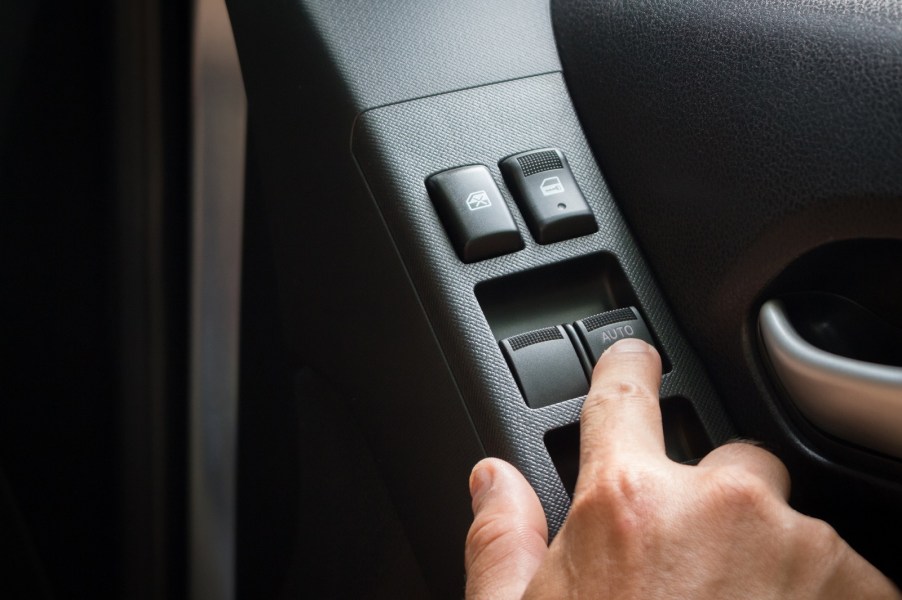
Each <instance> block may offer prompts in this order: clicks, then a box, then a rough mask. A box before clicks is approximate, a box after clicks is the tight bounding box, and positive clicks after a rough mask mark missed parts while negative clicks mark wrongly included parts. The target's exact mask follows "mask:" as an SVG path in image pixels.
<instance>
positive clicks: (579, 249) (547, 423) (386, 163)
mask: <svg viewBox="0 0 902 600" xmlns="http://www.w3.org/2000/svg"><path fill="white" fill-rule="evenodd" d="M549 145H551V146H554V147H558V148H560V149H561V150H562V151H563V152H564V153H566V155H567V158H568V160H569V162H570V166H571V169H572V170H573V174H574V176H575V177H576V178H577V180H579V182H580V186H581V189H582V191H583V193H584V195H585V197H586V200H587V202H588V203H589V206H590V207H591V209H592V212H593V213H594V214H595V215H596V217H597V219H598V223H599V231H598V232H596V233H593V234H590V235H586V236H581V237H578V238H573V239H570V240H565V241H563V242H559V243H556V244H550V245H544V246H543V245H539V244H537V243H536V242H534V241H533V240H532V239H531V238H525V239H524V243H525V247H524V249H523V250H521V251H519V252H515V253H512V254H507V255H504V256H500V257H497V258H494V259H491V260H486V261H481V262H477V263H472V264H463V263H461V262H460V260H459V259H458V258H457V256H456V254H455V253H454V250H453V248H452V247H451V245H450V244H449V243H448V240H447V237H446V235H445V233H444V231H443V229H442V227H441V224H440V223H439V221H438V219H437V215H436V213H435V209H434V207H433V205H432V203H431V201H430V199H429V197H428V195H427V194H426V190H425V188H424V186H423V180H424V178H425V177H427V176H428V175H429V174H431V173H435V172H437V171H440V170H442V169H443V168H446V167H447V165H449V164H473V163H482V164H488V165H492V164H494V163H493V161H495V160H497V157H503V156H510V155H512V154H515V153H517V152H519V151H521V150H522V149H523V148H541V147H546V146H549ZM353 151H354V155H355V156H356V157H357V159H358V161H359V164H360V167H361V170H362V172H363V174H364V176H365V177H366V180H367V183H368V184H369V187H370V189H371V190H372V193H373V197H374V199H375V202H376V205H377V206H378V208H379V211H380V213H381V214H382V216H383V217H384V219H385V222H386V224H387V225H388V228H389V231H390V232H391V235H392V239H393V240H394V242H395V243H396V244H397V248H398V252H399V254H400V256H401V257H403V260H404V264H405V266H406V267H407V270H408V273H409V274H410V278H411V281H412V283H413V285H414V286H415V289H416V290H417V293H418V295H419V297H420V299H421V300H422V302H423V307H424V309H425V311H426V313H427V314H428V315H429V319H430V322H431V323H432V326H433V330H434V332H435V335H436V338H437V340H438V342H439V344H440V345H441V347H442V350H443V352H444V356H445V358H446V360H447V361H448V365H449V367H450V369H451V371H452V372H453V373H454V377H455V380H456V381H457V382H458V383H459V385H460V390H461V395H462V397H463V399H464V402H465V403H466V406H467V410H468V413H469V416H470V418H472V420H473V424H474V427H475V428H476V430H477V431H478V432H479V434H480V439H481V440H482V442H483V445H484V447H485V450H486V452H487V453H488V454H490V455H494V456H499V457H501V458H505V459H507V460H509V461H512V462H513V463H514V464H515V465H516V466H517V467H518V468H519V469H520V470H521V471H522V472H523V473H524V475H525V476H526V477H527V479H528V480H529V481H530V483H531V484H532V485H533V487H534V488H535V489H536V491H537V493H538V495H539V498H540V500H541V501H542V504H543V506H544V508H545V511H546V515H547V516H548V521H549V529H550V531H551V533H552V535H553V534H554V533H555V532H556V531H557V529H558V528H559V527H560V525H561V523H562V522H563V518H564V516H565V515H566V513H567V510H568V509H569V497H568V496H567V493H566V491H565V490H564V488H563V486H562V484H561V482H560V479H559V478H558V477H557V476H556V472H555V469H554V465H553V464H552V463H551V461H550V459H549V457H548V454H547V451H546V449H545V447H544V443H543V437H544V434H545V432H546V431H548V430H549V429H554V428H557V427H561V426H563V425H566V424H568V423H573V422H575V421H576V420H577V419H578V416H579V410H580V407H581V400H580V399H578V398H574V399H570V400H566V401H564V402H559V403H557V404H554V405H551V406H547V407H544V408H540V409H530V408H529V407H528V406H526V404H525V403H524V402H523V400H522V397H521V394H520V391H519V389H518V387H517V384H516V381H515V380H514V378H513V375H512V374H511V373H510V370H509V368H508V367H507V364H506V363H505V360H504V357H503V356H502V354H501V351H500V348H499V346H498V343H497V342H496V338H495V336H494V335H493V331H492V329H491V328H490V327H489V324H488V322H487V320H486V317H485V315H484V314H483V312H482V309H481V307H480V304H479V302H478V301H477V300H476V295H475V294H474V288H476V287H477V286H479V285H480V284H483V283H484V282H488V281H493V280H501V279H502V278H504V277H506V276H511V275H515V274H522V273H525V272H530V271H532V270H536V269H539V268H540V267H546V268H548V270H549V271H548V273H549V275H548V280H547V281H548V285H549V286H553V282H554V272H555V271H554V269H555V268H556V267H561V266H563V265H565V264H567V263H569V262H570V261H571V260H573V259H584V260H588V261H599V263H602V264H605V263H607V261H608V260H610V258H609V257H608V258H607V260H606V258H605V256H606V253H607V254H613V255H614V256H616V257H617V260H618V262H619V264H620V267H621V268H622V271H623V274H624V276H625V280H626V282H627V283H628V284H629V286H630V287H632V288H633V290H634V293H635V295H636V297H637V299H638V304H639V305H641V306H642V308H643V311H644V312H645V314H646V315H647V316H648V319H649V323H650V324H651V325H652V326H653V327H655V328H656V330H655V332H654V333H655V334H656V336H655V337H656V338H657V339H658V340H660V342H661V345H662V348H663V349H664V351H665V352H666V353H667V354H668V356H669V357H670V359H671V361H672V363H673V369H672V370H671V372H670V373H667V374H665V375H664V377H663V381H662V395H664V396H668V395H680V396H684V397H686V398H688V399H690V400H691V402H692V403H693V406H694V408H695V409H696V411H697V412H698V415H699V417H700V419H701V422H702V425H703V427H704V428H705V430H706V431H707V433H708V435H709V436H710V438H711V439H712V440H714V441H715V442H717V443H721V442H723V441H725V440H726V439H728V438H729V437H731V436H732V434H733V433H732V432H733V430H732V427H731V425H730V424H729V422H728V421H727V420H726V419H725V418H724V415H723V413H722V412H721V410H720V408H719V405H718V403H717V400H716V399H715V397H714V395H713V393H712V391H711V388H710V387H709V386H708V383H707V379H706V376H705V374H704V371H703V370H702V369H701V367H700V365H699V364H698V363H697V362H696V361H695V358H694V356H693V354H692V352H691V351H690V350H689V348H688V346H686V345H685V342H684V341H683V339H682V337H681V335H680V334H679V332H678V330H677V329H676V327H675V324H674V323H673V321H672V318H671V316H670V314H669V312H668V309H667V307H666V304H665V303H664V302H663V300H662V299H661V296H660V295H659V293H658V291H657V288H656V287H655V284H654V283H653V281H652V279H651V276H650V274H649V272H648V270H647V269H646V267H645V265H644V263H643V261H642V258H641V256H640V254H639V252H638V250H637V248H636V247H635V245H634V244H633V241H632V238H631V237H630V234H629V232H628V231H627V229H626V226H625V224H624V222H623V220H622V218H621V217H620V214H619V212H618V211H617V209H616V207H615V205H614V203H613V201H612V200H611V197H610V194H609V193H608V191H607V187H606V186H605V184H604V181H603V180H602V179H601V176H600V173H599V172H598V169H597V167H596V166H595V161H594V158H593V156H592V155H591V153H590V152H589V149H588V146H587V144H586V141H585V139H584V138H583V136H582V130H581V128H580V125H579V123H578V122H577V120H576V118H575V115H574V113H573V109H572V106H571V105H570V101H569V98H568V95H567V92H566V90H565V88H564V86H563V81H562V79H561V77H560V75H559V74H549V75H542V76H536V77H530V78H525V79H520V80H516V81H509V82H504V83H499V84H496V85H491V86H484V87H480V88H474V89H470V90H462V91H459V92H455V93H453V94H443V95H438V96H432V97H429V98H422V99H418V100H415V101H411V102H404V103H399V104H394V105H391V106H385V107H380V108H377V109H374V110H371V111H367V112H365V113H364V114H362V115H361V116H360V117H359V118H358V120H357V123H356V128H355V132H354V136H353ZM490 170H492V167H491V166H490ZM493 175H494V176H496V177H497V176H498V175H499V173H498V172H497V171H494V170H493ZM502 194H503V195H506V192H505V191H504V190H502ZM512 212H513V216H514V220H515V221H516V222H517V224H518V226H519V227H520V228H521V229H522V228H523V226H524V221H523V217H522V215H521V214H520V212H519V211H518V210H513V211H512ZM563 273H566V269H564V270H563V271H562V274H563ZM564 279H566V277H564ZM589 314H591V313H589ZM579 316H585V314H583V315H579ZM577 318H578V317H577Z"/></svg>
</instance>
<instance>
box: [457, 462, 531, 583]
mask: <svg viewBox="0 0 902 600" xmlns="http://www.w3.org/2000/svg"><path fill="white" fill-rule="evenodd" d="M470 495H471V496H472V497H473V524H472V525H470V531H469V533H468V534H467V547H466V556H465V558H466V567H467V598H468V600H477V599H482V598H499V599H503V598H520V597H521V596H522V595H523V592H524V591H525V590H526V586H527V584H528V583H529V581H530V580H531V579H532V576H533V575H534V574H535V572H536V570H537V569H538V568H539V565H540V564H541V563H542V559H543V558H544V557H545V553H546V552H547V551H548V525H547V524H546V522H545V513H544V511H543V510H542V505H541V504H540V503H539V498H538V497H537V496H536V493H535V492H534V491H533V489H532V487H531V486H530V485H529V483H528V482H527V481H526V479H525V478H524V477H523V475H521V474H520V472H519V471H517V469H515V468H514V467H513V466H511V465H510V464H508V463H506V462H504V461H503V460H499V459H497V458H486V459H484V460H481V461H479V462H478V463H477V464H476V466H475V467H473V472H472V473H471V474H470Z"/></svg>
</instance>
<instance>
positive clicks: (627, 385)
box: [589, 380, 657, 407]
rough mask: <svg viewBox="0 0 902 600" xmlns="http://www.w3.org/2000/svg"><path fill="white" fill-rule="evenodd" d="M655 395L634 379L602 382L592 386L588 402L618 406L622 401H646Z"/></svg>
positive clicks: (602, 405)
mask: <svg viewBox="0 0 902 600" xmlns="http://www.w3.org/2000/svg"><path fill="white" fill-rule="evenodd" d="M651 398H655V399H657V395H656V394H653V393H652V392H651V390H650V389H649V388H648V387H647V386H645V385H643V384H641V383H639V382H636V381H628V380H627V381H623V380H621V381H613V382H602V383H600V384H596V385H595V386H593V388H592V391H591V393H590V394H589V402H590V403H591V404H594V405H596V406H601V407H604V406H612V405H613V406H618V405H620V404H622V403H624V402H648V401H649V400H650V399H651Z"/></svg>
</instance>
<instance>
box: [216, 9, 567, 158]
mask: <svg viewBox="0 0 902 600" xmlns="http://www.w3.org/2000/svg"><path fill="white" fill-rule="evenodd" d="M233 3H236V4H237V3H238V2H236V1H235V0H233ZM249 4H250V5H256V4H257V3H256V2H254V1H253V0H250V1H249ZM258 10H259V8H258ZM278 17H279V18H281V19H284V20H286V21H287V22H289V23H290V22H291V21H292V20H297V19H298V18H305V19H309V20H310V22H311V24H312V25H313V26H314V28H315V30H316V34H315V35H317V37H319V38H320V39H321V40H322V44H323V46H324V47H325V49H326V51H327V52H328V54H329V59H330V60H331V61H332V62H333V64H334V67H335V69H336V71H337V72H338V73H340V75H341V79H342V82H343V83H344V85H345V86H346V89H347V92H348V94H349V95H350V96H351V98H353V100H354V102H355V104H356V105H357V106H358V107H359V108H360V109H361V110H363V109H366V108H371V107H374V106H381V105H383V104H390V103H393V102H399V101H402V100H409V99H411V98H418V97H422V96H429V95H432V94H439V93H442V92H450V91H453V90H458V89H463V88H469V87H475V86H479V85H486V84H490V83H495V82H498V81H505V80H509V79H516V78H519V77H527V76H529V75H535V74H538V73H547V72H550V71H558V70H560V68H561V67H560V62H559V60H558V56H557V50H556V48H555V44H554V36H553V34H552V31H551V19H550V16H549V14H548V1H547V0H492V1H491V2H486V1H485V0H455V1H454V2H446V1H435V0H394V1H390V2H373V1H372V0H344V1H342V2H335V1H334V0H300V1H297V2H290V3H284V4H283V5H282V6H281V7H279V14H278ZM498 158H499V157H497V156H496V157H494V159H493V160H498ZM446 166H447V165H446Z"/></svg>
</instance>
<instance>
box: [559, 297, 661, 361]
mask: <svg viewBox="0 0 902 600" xmlns="http://www.w3.org/2000/svg"><path fill="white" fill-rule="evenodd" d="M573 328H574V329H575V330H576V335H577V336H579V339H580V341H581V342H582V343H583V346H584V347H585V348H586V351H587V352H588V353H589V358H590V359H591V361H592V364H593V365H594V364H595V363H596V362H598V359H599V358H601V355H602V353H603V352H604V351H605V350H607V349H608V348H609V347H610V346H612V345H613V344H614V342H617V341H619V340H622V339H624V338H638V339H640V340H644V341H646V342H648V343H649V344H652V345H654V343H655V342H654V340H653V339H652V337H651V333H650V332H649V331H648V327H646V326H645V321H644V320H643V319H642V315H640V314H639V311H638V310H636V309H635V308H633V307H632V306H630V307H628V308H617V309H615V310H609V311H606V312H603V313H599V314H597V315H592V316H591V317H586V318H585V319H580V320H579V321H577V322H576V323H574V324H573Z"/></svg>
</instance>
